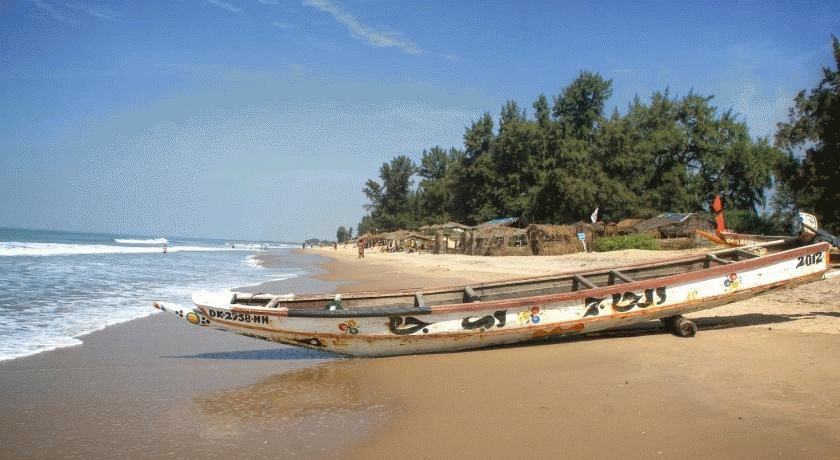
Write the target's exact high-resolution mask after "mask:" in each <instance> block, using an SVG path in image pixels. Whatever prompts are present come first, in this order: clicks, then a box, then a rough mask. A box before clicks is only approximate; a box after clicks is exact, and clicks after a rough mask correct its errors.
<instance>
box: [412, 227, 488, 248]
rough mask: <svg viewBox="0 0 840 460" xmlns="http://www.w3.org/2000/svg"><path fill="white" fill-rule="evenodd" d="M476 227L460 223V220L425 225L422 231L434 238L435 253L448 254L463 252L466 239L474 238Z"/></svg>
mask: <svg viewBox="0 0 840 460" xmlns="http://www.w3.org/2000/svg"><path fill="white" fill-rule="evenodd" d="M474 230H475V227H470V226H469V225H464V224H459V223H458V222H446V223H444V224H435V225H424V226H422V227H420V231H421V232H424V233H425V234H426V235H428V236H430V237H432V238H433V239H434V244H433V246H432V252H434V253H435V254H446V253H449V252H454V253H458V252H462V251H463V248H464V246H465V241H466V240H467V239H470V238H472V235H471V233H472V232H473V231H474Z"/></svg>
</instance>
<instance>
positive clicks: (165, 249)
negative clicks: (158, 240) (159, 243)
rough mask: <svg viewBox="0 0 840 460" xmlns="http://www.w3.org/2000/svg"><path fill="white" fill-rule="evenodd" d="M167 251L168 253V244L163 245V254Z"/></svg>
mask: <svg viewBox="0 0 840 460" xmlns="http://www.w3.org/2000/svg"><path fill="white" fill-rule="evenodd" d="M166 251H167V248H166V243H163V253H164V254H166Z"/></svg>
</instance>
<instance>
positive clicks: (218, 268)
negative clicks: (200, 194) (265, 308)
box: [0, 228, 304, 361]
mask: <svg viewBox="0 0 840 460" xmlns="http://www.w3.org/2000/svg"><path fill="white" fill-rule="evenodd" d="M164 247H165V249H166V252H164ZM291 247H292V246H290V245H285V244H279V243H260V242H245V241H225V240H214V239H201V238H176V237H160V236H152V237H144V236H136V235H108V234H90V233H72V232H57V231H44V230H21V229H7V228H0V317H2V320H0V361H2V360H7V359H13V358H16V357H21V356H27V355H31V354H35V353H40V352H43V351H47V350H51V349H54V348H58V347H66V346H73V345H78V344H81V343H82V342H81V340H80V337H81V336H83V335H84V334H87V333H90V332H93V331H95V330H98V329H102V328H105V327H107V326H110V325H113V324H117V323H121V322H125V321H129V320H131V319H135V318H140V317H144V316H149V315H151V314H154V313H156V312H157V310H155V309H154V308H152V307H151V302H152V301H154V300H166V301H171V302H177V303H183V304H190V303H191V293H192V292H194V291H198V290H222V289H231V288H235V287H238V286H245V285H254V284H258V283H262V282H265V281H270V280H280V279H289V278H293V277H298V276H302V275H304V273H303V271H302V270H300V269H298V268H295V267H284V268H274V269H266V268H262V267H260V266H259V265H258V264H257V263H256V262H255V256H256V255H258V254H259V253H260V252H261V251H280V252H283V251H289V250H290V248H291Z"/></svg>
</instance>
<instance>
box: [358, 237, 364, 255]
mask: <svg viewBox="0 0 840 460" xmlns="http://www.w3.org/2000/svg"><path fill="white" fill-rule="evenodd" d="M359 258H360V259H364V258H365V241H364V240H359Z"/></svg>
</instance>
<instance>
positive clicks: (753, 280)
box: [157, 243, 829, 357]
mask: <svg viewBox="0 0 840 460" xmlns="http://www.w3.org/2000/svg"><path fill="white" fill-rule="evenodd" d="M828 249H829V247H828V245H826V244H824V243H821V244H815V245H811V246H807V247H802V248H797V249H793V250H788V251H782V252H779V253H777V254H770V255H766V256H762V257H755V258H751V259H748V260H742V261H734V262H730V263H727V264H721V265H717V266H709V267H708V268H704V269H701V270H695V271H692V272H688V273H681V274H674V275H670V276H663V277H656V278H650V279H645V280H641V281H633V280H628V282H622V283H619V284H610V285H604V286H589V287H588V288H586V289H579V290H574V291H571V292H562V293H557V294H544V295H529V296H525V297H519V298H507V299H499V300H490V301H475V302H460V303H450V304H445V305H435V306H432V307H428V308H420V307H416V308H411V307H406V306H402V305H395V306H393V307H388V306H385V307H381V308H376V309H364V308H359V309H352V310H350V309H348V310H336V311H325V310H320V309H319V310H311V309H310V310H295V309H294V308H291V309H290V308H287V307H283V306H279V307H264V306H247V305H239V304H225V303H220V302H214V301H205V300H202V299H200V298H196V299H194V300H195V303H196V304H195V307H192V308H186V309H185V308H182V307H179V306H175V305H171V304H165V303H158V304H157V306H158V308H160V309H162V310H166V311H172V312H176V314H178V313H180V315H181V316H185V317H186V318H187V320H188V321H190V322H192V323H194V324H200V325H205V326H209V327H213V328H216V329H221V330H225V331H229V332H233V333H237V334H242V335H246V336H250V337H254V338H259V339H264V340H270V341H274V342H278V343H284V344H288V345H294V346H300V347H306V348H310V349H317V350H322V351H326V352H331V353H337V354H341V355H349V356H371V357H372V356H391V355H402V354H417V353H436V352H449V351H461V350H467V349H473V348H481V347H488V346H497V345H505V344H513V343H520V342H527V341H534V340H541V339H546V338H549V337H557V336H566V335H575V334H585V333H590V332H597V331H602V330H605V329H611V328H617V327H623V326H628V325H631V324H634V323H639V322H643V321H648V320H653V319H662V318H671V317H675V316H678V315H682V314H686V313H691V312H694V311H698V310H704V309H708V308H712V307H716V306H719V305H723V304H727V303H730V302H735V301H738V300H742V299H745V298H749V297H752V296H755V295H759V294H761V293H764V292H766V291H769V290H772V289H775V288H779V287H782V286H789V285H792V284H797V283H806V282H810V281H814V280H817V279H820V278H822V277H823V276H824V274H825V272H826V270H827V269H828V256H829V255H828ZM179 308H180V310H178V309H179Z"/></svg>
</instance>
